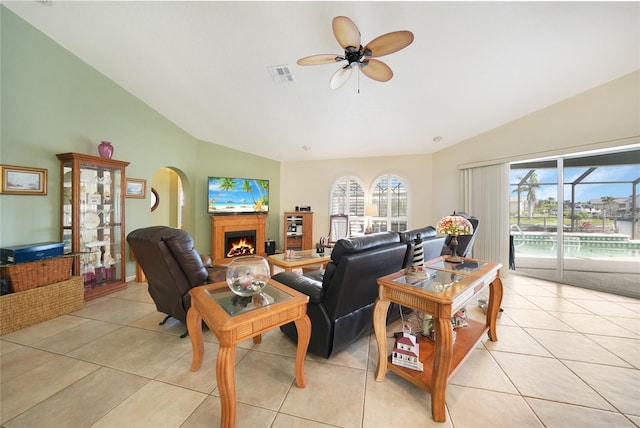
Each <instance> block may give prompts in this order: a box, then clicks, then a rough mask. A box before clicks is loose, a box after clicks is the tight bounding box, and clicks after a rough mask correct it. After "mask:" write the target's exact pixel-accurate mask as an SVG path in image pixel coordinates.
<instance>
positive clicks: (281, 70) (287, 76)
mask: <svg viewBox="0 0 640 428" xmlns="http://www.w3.org/2000/svg"><path fill="white" fill-rule="evenodd" d="M269 73H270V74H271V78H272V79H273V81H274V82H276V84H278V85H281V84H283V83H293V74H291V69H290V68H289V66H288V65H275V66H273V67H269Z"/></svg>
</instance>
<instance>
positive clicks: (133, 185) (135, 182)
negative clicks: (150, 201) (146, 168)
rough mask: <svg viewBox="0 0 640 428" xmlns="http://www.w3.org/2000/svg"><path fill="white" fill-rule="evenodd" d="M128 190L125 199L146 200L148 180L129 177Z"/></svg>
mask: <svg viewBox="0 0 640 428" xmlns="http://www.w3.org/2000/svg"><path fill="white" fill-rule="evenodd" d="M126 180H127V190H126V193H125V197H127V198H138V199H144V198H146V197H147V180H141V179H139V178H128V177H127V179H126Z"/></svg>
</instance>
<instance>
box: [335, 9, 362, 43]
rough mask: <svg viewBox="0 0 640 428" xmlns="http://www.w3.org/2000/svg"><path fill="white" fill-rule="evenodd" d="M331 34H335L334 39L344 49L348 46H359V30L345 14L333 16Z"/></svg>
mask: <svg viewBox="0 0 640 428" xmlns="http://www.w3.org/2000/svg"><path fill="white" fill-rule="evenodd" d="M332 26H333V35H334V36H336V40H337V41H338V43H339V44H340V46H342V48H343V49H346V48H347V47H348V46H353V47H354V48H356V49H357V48H359V47H360V30H358V27H356V24H354V23H353V21H352V20H350V19H349V18H347V17H346V16H336V17H335V18H333V24H332Z"/></svg>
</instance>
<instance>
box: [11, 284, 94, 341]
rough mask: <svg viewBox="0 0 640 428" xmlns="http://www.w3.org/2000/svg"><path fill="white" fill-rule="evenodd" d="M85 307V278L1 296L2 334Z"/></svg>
mask: <svg viewBox="0 0 640 428" xmlns="http://www.w3.org/2000/svg"><path fill="white" fill-rule="evenodd" d="M83 305H84V290H83V281H82V277H81V276H72V277H71V278H70V279H68V280H66V281H63V282H58V283H56V284H49V285H45V286H43V287H38V288H34V289H31V290H27V291H24V292H22V293H11V294H6V295H4V296H0V335H3V334H7V333H11V332H13V331H16V330H20V329H23V328H25V327H29V326H32V325H35V324H39V323H41V322H43V321H47V320H50V319H52V318H55V317H57V316H60V315H64V314H68V313H70V312H74V311H77V310H80V309H82V307H83Z"/></svg>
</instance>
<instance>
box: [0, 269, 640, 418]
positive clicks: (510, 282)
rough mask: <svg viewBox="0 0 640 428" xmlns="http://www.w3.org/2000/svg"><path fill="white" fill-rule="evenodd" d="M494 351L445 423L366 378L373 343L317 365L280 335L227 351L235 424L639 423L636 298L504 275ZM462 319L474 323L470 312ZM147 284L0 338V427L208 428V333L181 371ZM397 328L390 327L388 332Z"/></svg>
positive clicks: (215, 406) (178, 351)
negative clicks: (301, 358) (200, 356)
mask: <svg viewBox="0 0 640 428" xmlns="http://www.w3.org/2000/svg"><path fill="white" fill-rule="evenodd" d="M503 283H504V286H505V295H504V299H503V303H502V307H503V308H504V310H505V312H504V314H503V316H502V318H501V319H500V320H499V327H498V335H499V339H500V340H499V341H498V342H490V341H484V342H483V343H481V344H479V345H478V347H477V348H476V349H475V350H474V351H473V353H472V354H471V355H470V357H469V358H468V360H467V361H466V362H465V363H464V364H463V365H462V366H461V367H460V369H459V370H458V371H457V372H456V374H455V375H454V376H453V377H452V378H451V380H450V383H449V387H448V389H447V410H448V414H447V422H445V423H436V422H434V421H433V420H432V418H431V408H430V401H429V395H428V394H427V393H425V392H423V391H421V390H419V389H417V388H415V387H414V386H412V385H411V384H409V383H408V382H406V381H404V380H403V379H401V378H399V377H398V376H396V375H394V374H391V373H390V374H388V375H387V377H386V379H385V381H384V382H376V381H375V380H374V371H375V364H376V363H375V362H376V358H377V349H376V346H375V338H374V337H373V336H371V337H368V338H364V339H362V340H360V341H358V342H357V343H355V344H353V345H352V346H351V347H349V348H348V349H347V350H346V351H344V352H341V353H339V354H338V355H336V356H334V357H332V358H331V359H329V360H325V359H322V358H318V357H315V356H313V355H308V356H307V360H306V363H305V371H306V377H307V387H306V388H304V389H300V388H297V387H296V386H295V382H294V377H293V372H294V356H295V346H294V344H293V343H291V342H290V341H289V340H288V339H287V338H286V337H285V336H284V335H283V334H282V333H281V332H280V331H279V330H275V331H272V332H270V333H268V334H266V335H265V336H264V337H263V341H262V343H261V344H259V345H254V344H253V343H252V341H246V342H243V343H242V344H240V346H239V349H238V352H237V363H236V382H237V395H238V413H237V426H238V427H250V428H254V427H256V428H260V427H274V428H281V427H410V426H421V427H429V426H434V427H435V426H437V427H456V428H464V427H473V428H478V427H634V426H636V427H637V426H640V300H637V299H631V298H626V297H620V296H616V295H612V294H606V293H601V292H596V291H589V290H584V289H580V288H575V287H571V286H566V285H560V284H556V283H553V282H547V281H542V280H536V279H532V278H527V277H522V276H516V275H509V276H507V277H506V278H504V279H503ZM468 309H469V314H470V316H471V317H473V318H479V317H481V316H482V312H481V311H480V309H479V308H478V307H476V306H469V307H468ZM162 318H163V314H160V313H158V312H156V310H155V306H154V305H153V303H152V301H151V299H150V298H149V296H148V293H147V291H146V284H137V283H131V284H130V285H129V287H128V289H127V290H124V291H121V292H118V293H115V294H112V295H110V296H107V297H103V298H100V299H97V300H94V301H90V302H87V303H86V305H85V307H84V308H83V309H82V310H79V311H77V312H75V313H72V314H69V315H65V316H61V317H58V318H56V319H53V320H50V321H47V322H45V323H42V324H39V325H37V326H33V327H28V328H25V329H23V330H20V331H17V332H14V333H11V334H7V335H5V336H3V337H2V338H1V341H0V355H1V360H0V380H1V384H0V394H1V395H0V423H1V424H2V427H6V428H13V427H28V428H38V427H71V428H77V427H108V428H122V427H127V428H128V427H145V428H146V427H149V428H151V427H153V428H158V427H184V428H191V427H211V426H218V425H219V421H220V401H219V397H218V396H217V387H216V380H215V359H216V352H217V341H216V338H215V337H214V336H213V335H212V334H211V333H210V332H208V331H207V332H205V361H204V363H203V365H202V367H201V368H200V370H199V371H198V372H195V373H193V372H191V371H190V370H189V369H190V365H191V343H190V341H189V340H188V339H180V338H179V337H178V335H179V334H181V333H182V332H183V331H184V326H183V325H182V324H180V323H178V322H169V323H167V324H166V325H164V326H158V322H159V321H161V320H162ZM398 327H399V325H398V324H396V325H393V326H390V327H389V333H392V332H393V331H396V330H397V329H398Z"/></svg>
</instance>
